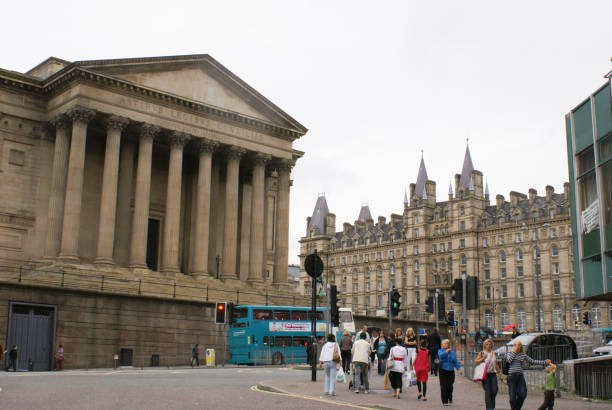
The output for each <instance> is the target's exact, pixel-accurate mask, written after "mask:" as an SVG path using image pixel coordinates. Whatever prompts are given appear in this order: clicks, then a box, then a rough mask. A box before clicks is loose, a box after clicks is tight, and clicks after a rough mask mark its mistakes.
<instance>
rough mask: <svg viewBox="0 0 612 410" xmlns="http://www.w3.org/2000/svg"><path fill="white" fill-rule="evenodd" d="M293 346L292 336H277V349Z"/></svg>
mask: <svg viewBox="0 0 612 410" xmlns="http://www.w3.org/2000/svg"><path fill="white" fill-rule="evenodd" d="M289 346H291V336H276V347H289Z"/></svg>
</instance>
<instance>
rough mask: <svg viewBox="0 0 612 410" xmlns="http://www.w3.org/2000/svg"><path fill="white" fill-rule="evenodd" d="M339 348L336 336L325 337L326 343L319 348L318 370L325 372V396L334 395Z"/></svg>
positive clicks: (339, 359)
mask: <svg viewBox="0 0 612 410" xmlns="http://www.w3.org/2000/svg"><path fill="white" fill-rule="evenodd" d="M341 360H342V359H341V357H340V346H338V343H336V336H334V335H333V334H331V333H330V334H328V335H327V342H326V343H325V344H324V345H323V347H322V348H321V354H320V355H319V368H320V369H324V370H325V394H326V395H330V396H335V395H336V390H335V389H336V368H337V367H338V364H339V363H340V361H341Z"/></svg>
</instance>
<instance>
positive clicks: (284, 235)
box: [274, 159, 294, 286]
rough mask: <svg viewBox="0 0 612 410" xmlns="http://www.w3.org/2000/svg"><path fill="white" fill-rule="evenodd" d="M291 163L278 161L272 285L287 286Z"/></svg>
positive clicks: (285, 160)
mask: <svg viewBox="0 0 612 410" xmlns="http://www.w3.org/2000/svg"><path fill="white" fill-rule="evenodd" d="M293 164H294V163H293V161H291V160H288V159H281V160H279V161H278V165H277V166H276V171H277V172H278V199H277V203H276V237H275V238H274V245H275V246H274V249H275V252H274V285H275V286H281V285H287V271H288V269H289V184H290V181H289V175H290V173H291V168H292V167H293Z"/></svg>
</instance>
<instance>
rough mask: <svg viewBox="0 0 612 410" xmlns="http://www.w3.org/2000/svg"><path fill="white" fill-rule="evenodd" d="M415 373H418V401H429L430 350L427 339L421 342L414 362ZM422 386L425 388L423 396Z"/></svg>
mask: <svg viewBox="0 0 612 410" xmlns="http://www.w3.org/2000/svg"><path fill="white" fill-rule="evenodd" d="M414 372H415V373H416V379H417V387H418V388H419V395H418V396H417V399H419V400H421V397H422V398H423V400H424V401H425V400H427V397H425V396H427V377H428V375H429V350H428V349H427V342H426V341H425V339H422V340H421V344H420V346H419V348H418V349H417V354H416V359H415V360H414ZM421 385H422V386H423V394H421Z"/></svg>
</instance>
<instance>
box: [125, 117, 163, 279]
mask: <svg viewBox="0 0 612 410" xmlns="http://www.w3.org/2000/svg"><path fill="white" fill-rule="evenodd" d="M158 133H159V127H156V126H155V125H151V124H144V125H143V126H142V128H141V130H140V141H139V144H138V165H137V169H136V190H135V193H134V197H135V201H134V216H133V217H132V240H131V241H130V263H129V266H130V267H131V268H146V267H147V231H148V228H149V203H150V202H151V157H152V154H153V139H154V138H155V136H156V135H157V134H158Z"/></svg>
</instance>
